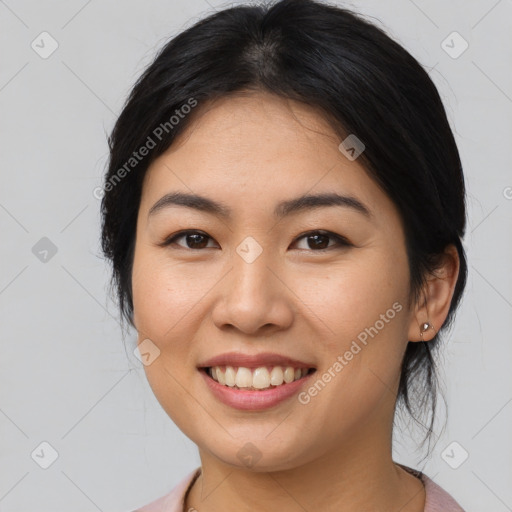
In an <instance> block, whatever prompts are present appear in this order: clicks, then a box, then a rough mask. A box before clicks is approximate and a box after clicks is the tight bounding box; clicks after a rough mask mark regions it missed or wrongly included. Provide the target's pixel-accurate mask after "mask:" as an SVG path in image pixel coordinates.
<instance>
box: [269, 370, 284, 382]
mask: <svg viewBox="0 0 512 512" xmlns="http://www.w3.org/2000/svg"><path fill="white" fill-rule="evenodd" d="M283 381H284V378H283V369H282V368H281V367H280V366H274V368H272V371H271V372H270V384H272V385H273V386H280V385H281V384H282V383H283Z"/></svg>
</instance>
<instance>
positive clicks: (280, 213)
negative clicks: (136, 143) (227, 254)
mask: <svg viewBox="0 0 512 512" xmlns="http://www.w3.org/2000/svg"><path fill="white" fill-rule="evenodd" d="M172 206H184V207H187V208H192V209H195V210H199V211H202V212H206V213H210V214H212V215H216V216H218V217H222V218H225V219H228V218H230V217H231V213H232V211H231V209H230V208H229V207H228V206H227V205H225V204H223V203H220V202H217V201H214V200H213V199H209V198H208V197H204V196H200V195H197V194H189V193H184V192H171V193H169V194H166V195H165V196H163V197H161V198H160V199H159V200H158V201H157V202H156V203H155V204H154V205H153V206H152V207H151V208H150V210H149V213H148V217H150V216H152V215H155V214H156V213H158V212H160V211H162V210H164V209H166V208H169V207H172ZM327 206H341V207H344V208H350V209H352V210H354V211H356V212H358V213H360V214H363V215H364V216H365V217H367V218H368V219H371V218H372V217H373V215H372V212H371V210H370V209H369V208H368V207H367V206H365V205H364V204H363V203H362V202H361V201H360V200H359V199H357V198H355V197H353V196H346V195H340V194H337V193H323V194H308V195H303V196H300V197H296V198H294V199H288V200H286V201H282V202H280V203H279V204H278V205H277V206H276V207H275V209H274V216H275V217H278V218H282V217H285V216H287V215H291V214H293V213H298V212H300V211H304V210H312V209H316V208H321V207H327Z"/></svg>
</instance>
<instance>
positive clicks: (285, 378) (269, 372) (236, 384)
mask: <svg viewBox="0 0 512 512" xmlns="http://www.w3.org/2000/svg"><path fill="white" fill-rule="evenodd" d="M199 370H200V371H202V372H203V373H205V375H206V376H207V377H208V378H209V379H211V380H214V381H215V382H217V383H218V384H220V385H222V386H225V387H228V388H232V389H236V390H241V391H265V390H268V389H274V388H279V387H283V386H286V385H287V384H291V383H292V382H295V381H298V380H303V379H305V378H307V377H308V376H309V375H311V374H313V373H314V372H316V368H314V367H294V366H278V365H276V366H258V367H254V368H249V367H245V366H238V367H237V366H230V365H226V366H224V365H223V366H219V365H216V366H206V367H200V368H199Z"/></svg>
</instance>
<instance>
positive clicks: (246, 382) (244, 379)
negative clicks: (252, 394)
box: [235, 366, 252, 388]
mask: <svg viewBox="0 0 512 512" xmlns="http://www.w3.org/2000/svg"><path fill="white" fill-rule="evenodd" d="M235 384H236V385H237V386H238V387H239V388H250V387H251V386H252V372H251V370H249V368H244V367H243V366H241V367H240V368H238V371H237V372H236V379H235Z"/></svg>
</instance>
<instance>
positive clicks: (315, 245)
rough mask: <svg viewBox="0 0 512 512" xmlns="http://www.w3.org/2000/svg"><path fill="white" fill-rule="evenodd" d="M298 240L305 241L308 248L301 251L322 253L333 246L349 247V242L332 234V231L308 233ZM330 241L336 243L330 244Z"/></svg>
mask: <svg viewBox="0 0 512 512" xmlns="http://www.w3.org/2000/svg"><path fill="white" fill-rule="evenodd" d="M296 240H298V241H301V240H305V241H306V244H307V246H308V247H299V249H306V250H308V249H312V250H315V251H322V250H326V249H330V248H331V247H333V246H349V245H350V243H349V242H348V240H346V239H345V238H343V237H342V236H339V235H336V234H335V233H331V232H330V231H311V232H309V233H306V234H304V235H302V236H300V237H299V238H297V239H296ZM330 241H334V243H332V244H330Z"/></svg>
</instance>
